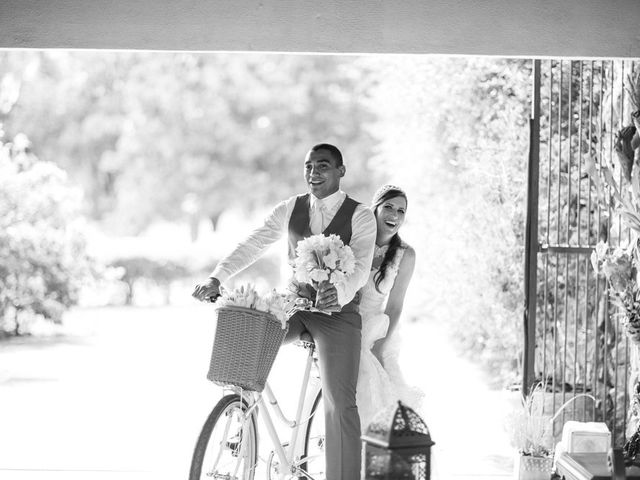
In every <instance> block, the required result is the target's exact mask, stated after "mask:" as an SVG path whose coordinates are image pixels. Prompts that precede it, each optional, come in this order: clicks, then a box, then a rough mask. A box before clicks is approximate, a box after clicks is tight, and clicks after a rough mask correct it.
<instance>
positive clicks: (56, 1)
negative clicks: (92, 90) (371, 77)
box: [0, 0, 640, 57]
mask: <svg viewBox="0 0 640 480" xmlns="http://www.w3.org/2000/svg"><path fill="white" fill-rule="evenodd" d="M1 47H19V48H51V47H54V48H55V47H62V48H106V49H159V50H165V49H168V50H230V51H278V52H328V53H338V52H346V53H429V54H466V55H469V54H471V55H475V54H480V55H502V56H512V55H515V56H527V57H531V56H572V57H640V1H639V0H395V1H390V0H387V1H383V0H342V1H340V0H324V1H323V0H171V1H170V0H0V48H1Z"/></svg>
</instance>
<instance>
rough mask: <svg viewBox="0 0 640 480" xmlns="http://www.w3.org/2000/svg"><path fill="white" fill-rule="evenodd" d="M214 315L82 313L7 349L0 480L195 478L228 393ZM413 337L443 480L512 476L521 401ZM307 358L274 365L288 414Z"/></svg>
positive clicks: (410, 343)
mask: <svg viewBox="0 0 640 480" xmlns="http://www.w3.org/2000/svg"><path fill="white" fill-rule="evenodd" d="M211 317H212V312H211V307H210V306H207V305H194V306H192V307H180V308H179V307H173V308H157V309H154V308H129V309H126V308H102V309H85V310H75V311H73V312H71V314H70V315H69V318H68V320H67V323H66V327H65V332H66V334H65V335H63V336H51V337H45V338H25V339H18V340H12V341H10V342H8V343H2V344H0V479H1V480H44V479H47V480H57V479H64V480H75V479H78V480H129V479H131V480H147V479H154V480H165V479H166V480H169V479H172V480H173V479H184V478H186V475H187V471H188V467H189V462H190V455H191V450H192V448H193V445H194V443H195V439H196V437H197V435H198V433H199V429H200V426H201V424H202V422H203V421H204V419H205V418H206V416H207V414H208V412H209V410H210V409H211V407H212V406H213V404H214V403H215V402H216V401H217V399H218V398H219V397H220V391H219V389H218V388H216V387H215V386H213V385H212V384H211V383H210V382H208V381H207V380H206V379H205V373H206V369H207V366H208V361H209V354H210V351H209V349H210V348H211V335H212V332H213V325H212V318H211ZM407 333H408V335H406V350H405V352H406V354H405V355H404V356H403V357H402V363H403V366H405V367H406V373H407V377H408V378H409V379H410V380H412V381H413V382H414V383H415V384H417V385H419V386H420V387H422V388H423V389H424V390H425V392H426V394H427V399H426V401H425V405H424V412H425V414H424V417H425V420H426V422H427V425H428V426H429V427H430V429H431V433H432V436H433V438H434V440H435V441H436V446H435V447H434V450H433V459H434V472H433V476H432V478H435V479H440V480H448V479H460V480H461V479H470V478H485V479H489V478H507V477H509V476H510V475H511V468H512V454H511V452H512V449H511V448H510V447H509V445H508V444H507V441H506V438H505V435H504V433H503V429H502V418H503V416H504V414H505V412H506V411H507V408H508V405H509V404H510V402H511V401H513V395H512V394H508V393H507V392H502V391H492V390H489V389H488V388H487V387H486V386H485V385H484V382H483V381H482V375H481V374H480V372H479V371H478V369H477V367H476V366H475V365H473V364H472V363H471V362H468V361H465V360H461V359H459V358H458V357H457V356H456V355H455V353H454V351H453V349H452V348H451V347H450V346H449V345H448V343H447V341H446V336H445V335H444V333H443V332H442V331H441V330H440V329H439V328H437V326H434V325H413V326H410V327H408V329H407ZM301 354H302V352H301V351H300V350H299V349H297V348H295V347H286V348H285V349H283V351H282V354H281V358H279V359H278V361H277V364H276V367H275V371H276V372H279V374H277V375H275V378H274V379H273V382H272V383H273V384H274V386H275V390H276V392H280V397H281V398H282V403H283V404H284V406H285V408H286V407H287V406H288V405H291V404H292V402H290V403H289V402H288V401H287V396H286V394H287V385H288V378H289V375H290V372H289V370H288V369H289V368H290V366H291V365H293V364H297V363H301V362H302V357H301V356H300V355H301ZM298 359H299V362H298Z"/></svg>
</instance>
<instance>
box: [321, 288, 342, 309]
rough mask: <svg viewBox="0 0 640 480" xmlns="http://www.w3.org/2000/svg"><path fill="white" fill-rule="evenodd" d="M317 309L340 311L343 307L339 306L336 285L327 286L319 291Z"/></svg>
mask: <svg viewBox="0 0 640 480" xmlns="http://www.w3.org/2000/svg"><path fill="white" fill-rule="evenodd" d="M316 308H318V309H319V310H324V311H327V312H339V311H340V308H341V307H340V304H338V291H337V290H336V287H335V286H334V285H331V284H325V285H323V286H322V287H321V288H320V290H318V301H317V302H316Z"/></svg>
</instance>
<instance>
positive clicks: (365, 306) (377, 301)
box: [360, 244, 407, 327]
mask: <svg viewBox="0 0 640 480" xmlns="http://www.w3.org/2000/svg"><path fill="white" fill-rule="evenodd" d="M406 247H407V245H406V244H402V247H401V248H399V249H398V250H397V251H396V256H395V258H394V259H393V261H392V262H391V263H390V264H389V265H388V266H387V271H386V274H385V277H384V279H383V280H382V282H380V285H378V289H379V290H380V291H378V290H376V285H375V279H374V276H375V275H376V273H378V269H377V268H374V269H372V270H371V272H370V273H369V280H368V281H367V284H366V285H365V286H364V287H362V290H361V291H360V293H361V295H362V296H361V298H360V315H361V316H362V318H365V317H369V316H371V315H377V314H380V313H384V309H385V306H386V302H387V297H388V296H389V292H390V291H391V288H392V287H393V283H394V282H395V280H396V275H397V274H398V268H399V266H400V261H401V260H402V257H403V256H404V252H405V250H406ZM387 249H388V245H384V246H382V247H378V246H377V245H376V251H375V252H374V259H375V258H376V257H384V255H385V253H386V252H387ZM363 327H364V325H363Z"/></svg>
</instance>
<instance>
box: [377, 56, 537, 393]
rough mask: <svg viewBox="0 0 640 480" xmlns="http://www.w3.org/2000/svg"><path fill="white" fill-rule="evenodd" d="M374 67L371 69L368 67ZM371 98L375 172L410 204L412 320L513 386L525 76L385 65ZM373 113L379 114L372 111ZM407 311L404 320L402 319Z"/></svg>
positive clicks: (511, 65)
mask: <svg viewBox="0 0 640 480" xmlns="http://www.w3.org/2000/svg"><path fill="white" fill-rule="evenodd" d="M366 61H368V62H369V61H371V60H368V59H367V60H366ZM373 61H374V62H376V65H374V66H370V68H371V69H372V70H373V71H378V72H379V74H378V75H377V77H376V79H375V81H374V82H375V88H373V89H372V90H371V92H372V93H371V96H370V98H369V101H370V104H371V105H372V106H371V107H370V108H372V109H373V110H374V112H375V113H376V115H377V117H378V118H379V120H378V121H377V122H375V123H374V124H373V125H372V127H371V128H372V130H373V132H374V135H375V136H376V138H378V139H379V140H380V143H381V148H380V154H379V155H378V156H377V157H376V158H375V159H374V162H373V164H374V165H376V166H378V168H381V169H382V170H383V171H387V172H393V173H392V174H391V178H390V179H391V180H392V181H394V182H398V183H400V184H401V185H402V186H403V187H405V188H406V189H407V191H408V194H409V208H408V218H409V223H408V224H407V228H406V233H407V234H409V235H410V234H411V233H412V235H410V237H409V238H408V241H409V242H410V243H412V245H413V246H414V247H415V249H416V252H417V256H418V260H417V267H416V274H415V279H414V282H413V286H412V288H413V289H414V290H415V291H416V293H415V294H414V295H409V298H408V299H409V300H410V299H411V298H414V299H416V300H414V301H415V302H416V305H414V306H413V309H412V310H413V311H414V312H415V313H414V316H415V317H416V318H418V319H421V318H423V317H426V318H427V319H429V320H431V321H434V322H442V323H444V324H445V325H446V328H448V329H449V331H450V333H451V335H452V337H453V338H454V339H455V341H456V343H457V344H458V345H459V347H460V351H461V352H464V353H465V354H467V355H469V356H471V357H472V358H474V360H476V361H478V362H480V363H481V364H482V365H484V366H485V369H486V371H487V372H490V375H491V378H490V381H491V382H492V383H494V384H496V385H504V384H506V383H510V382H512V381H515V380H517V379H518V378H519V377H518V370H519V367H520V360H521V354H522V342H521V324H522V323H521V322H522V305H523V303H524V302H523V287H522V285H523V254H524V216H525V212H526V207H525V196H526V164H527V153H528V128H527V122H528V114H529V88H530V66H529V64H528V63H527V62H525V61H521V60H504V59H479V58H478V59H476V58H464V59H463V58H433V57H391V58H384V59H375V60H373ZM376 107H377V108H376ZM409 311H411V310H409Z"/></svg>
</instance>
